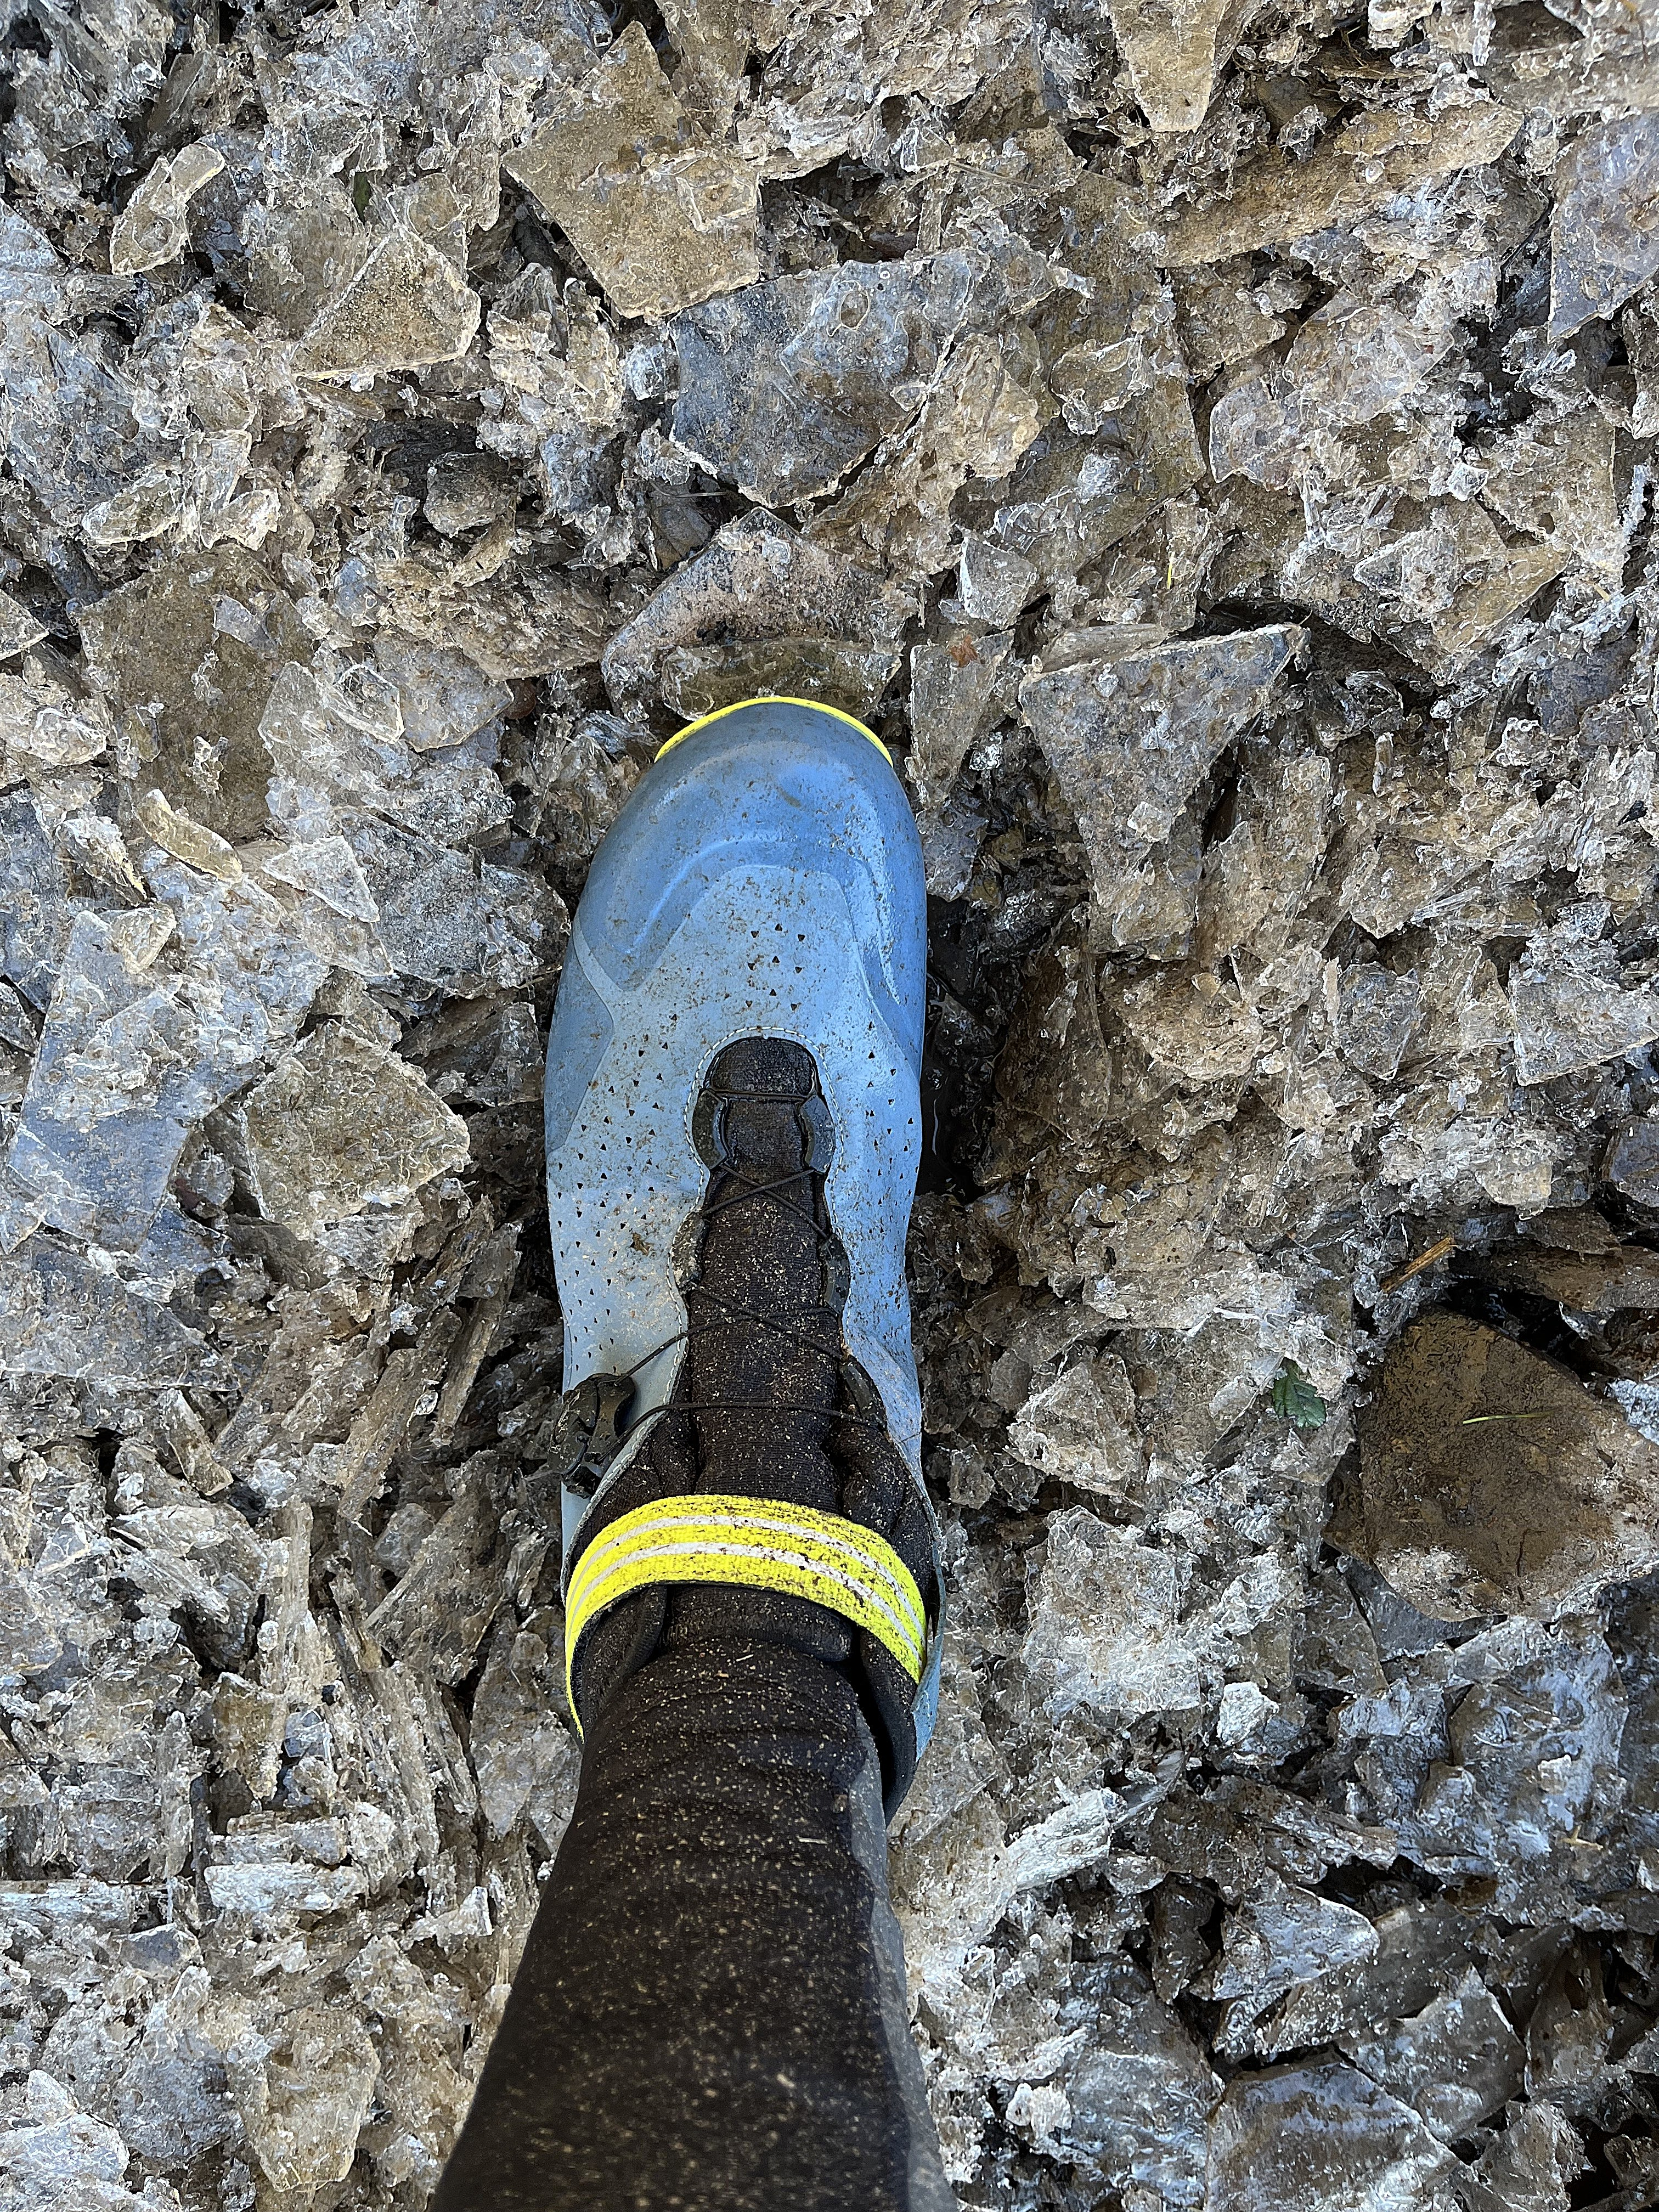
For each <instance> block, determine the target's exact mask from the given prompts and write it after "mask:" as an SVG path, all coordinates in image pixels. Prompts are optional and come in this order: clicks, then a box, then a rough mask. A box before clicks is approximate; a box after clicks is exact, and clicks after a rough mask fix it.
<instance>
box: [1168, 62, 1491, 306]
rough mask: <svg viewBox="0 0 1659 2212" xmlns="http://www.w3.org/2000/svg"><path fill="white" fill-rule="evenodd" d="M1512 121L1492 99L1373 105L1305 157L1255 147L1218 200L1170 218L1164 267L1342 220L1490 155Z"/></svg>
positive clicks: (1283, 239)
mask: <svg viewBox="0 0 1659 2212" xmlns="http://www.w3.org/2000/svg"><path fill="white" fill-rule="evenodd" d="M1520 128H1521V117H1520V115H1519V113H1518V112H1516V110H1515V109H1514V108H1510V107H1504V106H1500V105H1499V104H1498V102H1497V101H1495V100H1487V101H1475V102H1474V103H1472V104H1471V105H1469V106H1463V107H1452V108H1448V109H1446V110H1444V111H1443V112H1441V113H1439V114H1437V115H1433V116H1431V115H1428V114H1425V113H1418V112H1413V111H1412V110H1410V109H1399V108H1391V109H1373V110H1371V111H1370V112H1367V113H1364V114H1361V115H1358V116H1356V117H1355V118H1354V119H1353V121H1352V122H1351V123H1348V124H1346V125H1344V126H1343V128H1342V129H1341V130H1340V131H1339V132H1338V133H1337V134H1336V136H1335V137H1333V138H1329V139H1328V140H1326V141H1325V143H1323V144H1322V145H1321V146H1318V147H1316V149H1315V150H1314V151H1313V153H1311V154H1310V155H1309V156H1308V158H1307V159H1306V160H1305V161H1297V160H1295V159H1293V158H1291V157H1290V156H1288V155H1285V154H1283V153H1281V152H1279V150H1278V149H1273V151H1271V152H1269V153H1266V154H1258V155H1255V157H1254V159H1253V160H1252V161H1249V162H1248V163H1247V164H1246V165H1245V166H1244V167H1243V168H1242V169H1241V170H1240V172H1239V173H1238V174H1237V176H1236V177H1235V179H1233V185H1232V190H1231V193H1230V195H1229V196H1228V197H1226V198H1225V199H1218V200H1217V201H1216V202H1215V204H1213V205H1212V206H1210V207H1208V208H1205V209H1201V210H1195V211H1194V212H1193V213H1192V214H1189V215H1185V216H1180V217H1178V218H1177V220H1176V222H1174V223H1173V224H1172V225H1171V227H1170V232H1169V234H1168V236H1167V238H1166V239H1165V241H1164V257H1165V261H1166V265H1167V266H1168V267H1170V268H1172V269H1184V268H1190V267H1192V266H1193V265H1194V264H1198V263H1202V262H1207V261H1225V260H1227V259H1229V258H1231V257H1232V256H1233V255H1235V254H1239V253H1249V252H1255V251H1257V250H1258V249H1259V248H1261V247H1262V246H1285V245H1288V244H1289V243H1290V242H1291V240H1295V239H1303V238H1309V237H1311V236H1312V235H1313V234H1314V233H1315V232H1316V231H1322V230H1328V229H1332V228H1338V227H1344V226H1346V225H1350V224H1352V223H1353V222H1356V221H1357V220H1358V218H1359V217H1361V216H1366V215H1369V214H1370V213H1371V212H1372V211H1373V210H1375V209H1376V208H1380V207H1382V206H1383V204H1384V203H1385V202H1387V201H1389V200H1391V199H1394V198H1395V197H1397V196H1398V195H1401V194H1402V193H1408V192H1416V191H1422V190H1423V189H1424V188H1425V186H1427V185H1432V184H1434V183H1436V182H1437V181H1438V180H1439V179H1441V178H1443V177H1448V176H1450V175H1451V174H1452V173H1453V172H1454V171H1455V170H1458V169H1465V168H1472V167H1480V166H1481V165H1482V164H1484V163H1486V162H1488V161H1496V160H1497V159H1498V155H1500V154H1501V153H1502V152H1503V151H1504V148H1505V147H1506V146H1507V145H1508V144H1509V143H1510V140H1511V139H1512V138H1513V137H1515V134H1516V131H1518V130H1519V129H1520Z"/></svg>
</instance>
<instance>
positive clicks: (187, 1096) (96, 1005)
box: [7, 878, 324, 1250]
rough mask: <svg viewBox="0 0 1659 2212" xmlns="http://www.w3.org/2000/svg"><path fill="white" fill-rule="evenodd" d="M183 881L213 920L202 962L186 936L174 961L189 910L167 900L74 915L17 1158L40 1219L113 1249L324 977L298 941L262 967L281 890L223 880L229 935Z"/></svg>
mask: <svg viewBox="0 0 1659 2212" xmlns="http://www.w3.org/2000/svg"><path fill="white" fill-rule="evenodd" d="M187 880H188V879H187V878H185V879H184V880H182V881H180V882H179V883H178V884H177V885H176V886H175V888H176V890H177V891H178V892H179V894H180V895H181V899H182V902H183V904H184V905H185V908H187V910H189V912H190V921H189V927H190V928H191V931H192V932H195V931H196V930H197V929H198V928H200V927H201V926H202V924H203V923H204V922H205V925H206V928H205V933H204V940H203V945H202V947H201V950H204V951H207V952H208V957H205V958H203V957H199V951H198V957H194V958H192V957H191V951H192V950H195V949H196V948H192V947H190V946H186V948H185V957H183V958H182V959H181V960H179V962H178V963H177V964H176V965H175V964H173V963H171V962H168V963H162V956H163V954H164V952H165V951H166V949H167V946H168V945H169V941H170V940H171V939H172V938H173V933H174V930H175V927H177V926H178V921H179V916H178V915H176V914H175V911H174V909H173V908H171V907H169V906H167V905H157V906H152V907H147V908H138V909H137V910H136V911H133V912H131V913H128V914H118V915H112V916H110V917H107V918H106V917H103V916H100V915H95V914H82V915H79V916H77V918H76V922H75V926H74V928H73V930H72V932H71V933H70V941H69V945H68V947H67V949H66V951H65V953H64V966H63V970H62V973H61V975H59V977H58V986H57V988H56V990H55V992H54V993H53V995H52V1005H51V1007H50V1010H49V1012H48V1013H47V1017H46V1027H45V1030H43V1032H42V1035H41V1039H40V1052H39V1054H38V1056H37V1058H36V1060H35V1063H34V1067H33V1072H32V1073H31V1076H30V1079H29V1086H28V1090H27V1092H26V1094H25V1097H24V1100H23V1104H22V1109H21V1114H20V1116H19V1120H18V1125H17V1130H16V1133H15V1136H14V1138H13V1139H12V1143H11V1147H10V1151H9V1154H8V1155H7V1164H8V1166H9V1169H10V1171H11V1173H12V1175H13V1176H14V1177H15V1179H16V1181H17V1182H18V1183H20V1184H21V1186H22V1187H23V1188H24V1189H25V1191H26V1192H27V1194H28V1195H29V1198H30V1200H31V1201H32V1202H33V1205H34V1206H35V1207H36V1208H37V1209H38V1212H39V1216H40V1218H41V1219H43V1220H46V1221H48V1222H50V1223H52V1225H54V1226H55V1227H58V1228H60V1229H65V1230H69V1231H72V1232H74V1233H75V1234H76V1235H79V1236H98V1237H101V1238H102V1239H103V1240H104V1241H106V1243H109V1244H110V1245H111V1246H112V1247H113V1248H114V1249H127V1250H130V1249H131V1248H132V1247H133V1246H134V1245H136V1244H137V1243H138V1242H139V1241H140V1239H141V1238H142V1237H143V1233H144V1231H145V1229H146V1227H147V1226H148V1225H149V1221H150V1219H151V1218H152V1217H153V1216H154V1214H155V1210H156V1208H157V1207H158V1206H160V1205H161V1200H162V1198H163V1197H164V1195H165V1194H166V1191H167V1184H168V1182H169V1180H170V1179H171V1177H172V1175H173V1170H174V1168H175V1167H176V1166H177V1164H178V1160H179V1152H180V1151H181V1150H182V1148H183V1146H184V1141H185V1136H186V1134H187V1133H189V1131H190V1129H191V1127H193V1126H194V1124H195V1123H197V1121H200V1120H201V1119H202V1117H203V1116H204V1115H205V1114H207V1113H209V1112H210V1110H211V1109H213V1108H214V1107H215V1106H216V1105H218V1104H219V1103H221V1101H222V1100H223V1099H224V1098H226V1097H228V1096H229V1094H230V1093H231V1092H232V1091H234V1090H235V1089H236V1087H237V1085H239V1084H240V1083H241V1082H242V1081H244V1080H245V1079H246V1073H247V1070H248V1068H249V1066H251V1065H252V1064H253V1063H254V1062H255V1061H256V1060H257V1059H258V1054H259V1053H260V1052H261V1050H262V1049H264V1048H266V1047H267V1046H268V1045H269V1044H270V1042H272V1041H273V1040H274V1038H276V1037H280V1036H283V1034H284V1033H285V1032H291V1031H292V1030H293V1029H294V1028H295V1027H296V1026H297V1024H298V1023H299V1020H300V1018H301V1014H302V1013H303V1012H304V1010H305V1008H306V1006H307V1005H308V1004H309V1003H310V1000H311V997H312V994H313V993H314V991H315V990H316V987H317V985H318V984H319V982H320V981H321V980H322V976H323V972H324V970H323V966H322V963H320V962H319V961H318V960H316V959H315V958H314V957H307V955H305V954H304V953H302V952H295V953H293V954H290V955H289V957H288V958H287V959H286V960H285V962H284V963H283V969H282V970H273V971H271V972H268V973H266V974H264V975H261V974H258V971H257V970H256V969H255V967H254V964H253V963H254V962H255V961H257V960H258V957H259V955H260V953H262V952H263V951H265V950H266V948H267V946H268V945H269V943H270V938H271V937H272V936H273V935H274V934H276V932H278V931H279V930H280V928H281V913H280V909H279V908H277V907H276V902H275V901H273V900H271V899H270V898H268V897H267V896H265V894H264V893H263V892H262V891H260V890H258V889H257V888H256V887H255V886H254V885H252V884H242V883H237V884H228V885H226V886H225V887H224V891H223V894H222V896H224V898H225V901H226V906H225V910H224V920H226V921H231V925H232V927H231V928H230V929H229V930H224V929H223V927H222V922H221V921H220V919H219V917H218V916H216V915H214V913H213V902H212V901H211V899H210V898H204V899H203V900H201V901H200V902H199V903H198V902H197V901H196V900H194V899H192V898H191V895H190V892H189V891H188V890H186V888H185V884H186V882H187ZM238 922H240V925H241V933H242V936H241V943H240V944H239V943H238V942H237V938H236V933H235V928H236V924H237V923H238ZM215 953H216V955H217V957H214V954H215ZM250 955H251V956H252V957H250ZM158 963H161V964H158Z"/></svg>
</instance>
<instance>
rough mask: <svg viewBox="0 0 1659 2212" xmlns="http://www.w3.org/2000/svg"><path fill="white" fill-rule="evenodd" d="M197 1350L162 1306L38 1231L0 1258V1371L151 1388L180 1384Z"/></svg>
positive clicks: (197, 1343)
mask: <svg viewBox="0 0 1659 2212" xmlns="http://www.w3.org/2000/svg"><path fill="white" fill-rule="evenodd" d="M201 1350H202V1340H201V1339H200V1337H198V1336H197V1334H195V1333H194V1332H193V1331H192V1330H190V1329H187V1328H184V1327H183V1326H182V1324H181V1323H180V1322H178V1321H176V1320H175V1319H174V1318H173V1315H172V1314H170V1313H169V1312H168V1311H167V1308H166V1307H165V1306H160V1305H156V1304H154V1303H153V1302H152V1301H151V1300H149V1298H146V1297H140V1296H138V1295H137V1294H136V1293H135V1292H132V1291H129V1290H128V1289H127V1286H126V1285H125V1283H123V1282H122V1280H121V1279H120V1277H119V1276H118V1274H117V1273H115V1272H114V1270H113V1268H112V1267H96V1266H94V1265H93V1264H92V1263H91V1262H90V1261H87V1260H84V1259H83V1258H82V1256H81V1255H80V1254H79V1253H78V1252H76V1251H75V1250H73V1249H71V1248H70V1247H69V1246H67V1245H64V1244H60V1243H58V1242H57V1241H56V1239H55V1238H53V1237H50V1236H48V1235H46V1234H45V1233H44V1232H37V1234H35V1235H34V1236H33V1237H29V1238H28V1239H27V1242H26V1243H24V1244H23V1246H22V1247H21V1249H20V1250H19V1251H17V1252H15V1253H13V1254H12V1255H10V1256H9V1258H6V1257H0V1372H4V1373H6V1374H9V1375H70V1376H89V1377H90V1376H96V1377H99V1378H101V1379H102V1380H103V1381H105V1382H106V1383H118V1384H131V1385H132V1386H134V1387H136V1388H143V1389H155V1388H157V1387H158V1386H160V1385H162V1384H165V1383H182V1382H184V1381H185V1379H186V1377H187V1376H190V1375H191V1374H192V1373H193V1372H194V1371H196V1370H197V1367H198V1365H199V1360H200V1353H201Z"/></svg>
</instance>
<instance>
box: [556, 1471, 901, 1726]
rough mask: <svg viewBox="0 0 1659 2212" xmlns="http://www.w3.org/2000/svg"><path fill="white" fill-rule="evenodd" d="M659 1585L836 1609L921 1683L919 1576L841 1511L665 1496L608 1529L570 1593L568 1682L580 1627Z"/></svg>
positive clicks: (576, 1573) (570, 1692)
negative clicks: (706, 1587)
mask: <svg viewBox="0 0 1659 2212" xmlns="http://www.w3.org/2000/svg"><path fill="white" fill-rule="evenodd" d="M653 1583H735V1584H737V1585H738V1587H740V1588H742V1589H767V1590H781V1591H783V1592H784V1593H785V1594H786V1595H788V1596H790V1597H806V1598H811V1599H812V1600H813V1601H814V1602H815V1603H817V1604H818V1605H823V1606H828V1607H829V1609H830V1610H831V1612H834V1613H841V1614H842V1615H844V1617H845V1618H846V1619H847V1620H851V1621H854V1622H855V1623H856V1624H857V1626H859V1627H860V1628H867V1629H868V1630H869V1632H870V1633H871V1634H872V1636H873V1637H875V1638H878V1641H879V1642H881V1643H882V1644H885V1645H886V1647H887V1649H888V1650H890V1652H891V1653H892V1655H893V1656H894V1658H895V1659H896V1660H897V1661H898V1662H899V1664H900V1666H901V1667H902V1668H903V1669H904V1671H905V1673H906V1674H908V1676H909V1677H910V1680H912V1681H913V1682H919V1681H920V1680H921V1670H922V1665H923V1662H924V1660H925V1657H926V1655H927V1613H926V1611H925V1609H924V1608H923V1606H922V1602H921V1591H920V1590H919V1589H917V1587H916V1579H915V1576H914V1575H913V1574H912V1573H911V1572H910V1570H909V1569H908V1567H907V1566H906V1565H905V1564H904V1562H903V1560H902V1559H900V1557H899V1555H898V1553H896V1551H895V1550H894V1549H893V1547H892V1546H891V1545H890V1543H889V1542H888V1541H887V1539H886V1538H885V1537H884V1536H878V1534H876V1531H875V1530H874V1529H873V1528H864V1527H862V1526H861V1525H860V1523H859V1522H856V1521H845V1520H843V1519H842V1516H840V1514H838V1513H820V1512H818V1511H817V1510H816V1509H815V1508H814V1507H812V1506H810V1505H786V1504H783V1503H781V1500H779V1499H777V1498H728V1497H724V1496H712V1497H706V1498H705V1497H689V1498H656V1499H654V1500H653V1502H652V1503H651V1504H648V1505H636V1506H635V1508H634V1510H633V1511H632V1512H631V1513H624V1514H623V1516H621V1518H620V1519H619V1520H616V1521H613V1522H611V1524H610V1526H609V1527H608V1528H602V1529H601V1530H600V1531H599V1534H598V1535H597V1536H595V1537H594V1539H593V1541H592V1543H591V1544H590V1545H588V1547H587V1548H586V1551H584V1552H583V1553H582V1555H581V1557H580V1559H578V1560H577V1562H576V1565H575V1566H574V1569H573V1570H572V1572H571V1577H570V1586H569V1589H568V1590H567V1592H566V1594H565V1609H564V1680H565V1692H566V1695H567V1696H568V1698H569V1699H570V1710H571V1713H572V1715H573V1716H574V1717H575V1719H576V1729H577V1733H578V1734H580V1731H581V1720H580V1716H579V1715H577V1714H576V1699H575V1692H574V1689H573V1688H572V1685H571V1676H572V1671H573V1667H574V1660H575V1656H576V1646H577V1644H579V1643H580V1641H581V1637H582V1632H583V1630H584V1629H586V1627H588V1626H590V1625H591V1623H592V1622H593V1621H595V1620H598V1619H599V1615H600V1614H601V1613H604V1612H605V1610H606V1608H607V1607H611V1606H613V1605H615V1604H617V1601H619V1600H620V1599H622V1598H625V1597H631V1596H632V1595H633V1594H634V1592H635V1590H640V1589H648V1588H649V1587H650V1586H651V1585H652V1584H653Z"/></svg>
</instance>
